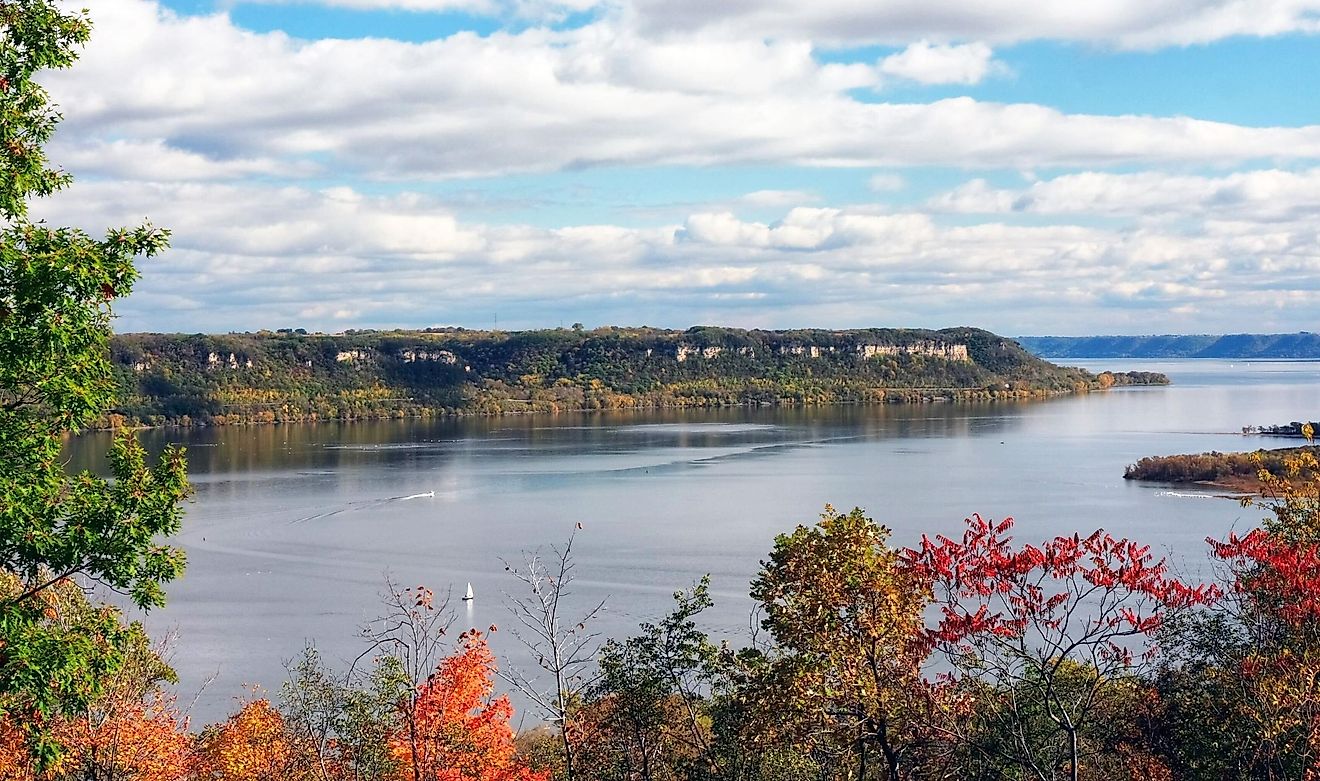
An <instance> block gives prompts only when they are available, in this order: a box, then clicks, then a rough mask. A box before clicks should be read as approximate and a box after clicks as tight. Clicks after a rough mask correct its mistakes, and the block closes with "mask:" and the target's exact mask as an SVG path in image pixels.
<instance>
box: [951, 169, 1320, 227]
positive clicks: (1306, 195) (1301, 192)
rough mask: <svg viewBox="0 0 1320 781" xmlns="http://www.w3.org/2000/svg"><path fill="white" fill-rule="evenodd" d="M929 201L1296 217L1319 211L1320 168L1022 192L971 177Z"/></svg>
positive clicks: (1057, 181) (1153, 177)
mask: <svg viewBox="0 0 1320 781" xmlns="http://www.w3.org/2000/svg"><path fill="white" fill-rule="evenodd" d="M928 205H929V206H930V207H931V208H933V209H936V210H939V211H948V212H960V213H968V214H1009V213H1030V214H1047V215H1064V214H1070V215H1104V216H1123V217H1143V218H1159V217H1168V218H1187V217H1217V218H1221V219H1225V218H1248V219H1252V220H1256V221H1261V222H1270V221H1281V220H1294V219H1298V218H1304V217H1316V216H1320V168H1311V169H1307V170H1301V171H1285V170H1278V169H1269V170H1254V171H1238V172H1234V173H1230V174H1225V175H1223V176H1188V175H1177V174H1169V173H1167V172H1163V171H1142V172H1138V173H1130V174H1115V173H1107V172H1099V171H1085V172H1081V173H1076V174H1065V175H1062V176H1057V177H1055V178H1053V179H1044V180H1040V181H1036V182H1033V183H1032V184H1031V185H1030V186H1028V187H1025V188H1019V189H995V188H992V187H990V185H989V184H987V183H986V182H985V180H983V179H973V180H972V181H970V182H967V183H966V184H963V185H961V186H959V187H958V188H956V189H954V190H951V191H949V192H947V193H944V194H942V195H939V196H937V197H935V198H934V199H932V200H931V201H930V202H929V204H928Z"/></svg>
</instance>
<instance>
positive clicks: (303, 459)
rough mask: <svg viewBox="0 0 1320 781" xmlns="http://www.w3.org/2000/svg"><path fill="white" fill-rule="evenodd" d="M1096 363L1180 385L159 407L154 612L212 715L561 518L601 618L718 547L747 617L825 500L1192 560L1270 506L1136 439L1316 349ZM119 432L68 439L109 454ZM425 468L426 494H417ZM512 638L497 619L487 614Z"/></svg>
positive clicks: (479, 580)
mask: <svg viewBox="0 0 1320 781" xmlns="http://www.w3.org/2000/svg"><path fill="white" fill-rule="evenodd" d="M1083 363H1084V364H1085V365H1086V366H1087V367H1088V368H1092V369H1097V370H1098V369H1105V368H1112V369H1142V370H1148V371H1163V372H1166V373H1168V374H1169V375H1170V376H1171V377H1172V378H1173V379H1174V382H1175V385H1173V386H1171V387H1167V388H1133V389H1117V390H1112V391H1110V392H1107V393H1098V394H1091V395H1088V396H1082V397H1076V398H1064V399H1057V400H1053V401H1049V402H1037V403H1023V404H993V405H991V404H978V405H953V404H932V405H924V406H885V407H828V408H816V409H793V410H784V409H734V410H717V411H692V412H681V413H680V412H656V413H640V414H626V415H581V416H576V415H561V416H556V417H535V418H521V417H519V418H499V419H470V420H444V421H428V422H419V421H398V422H388V423H358V424H351V425H336V424H324V425H316V426H266V427H250V428H221V429H196V430H183V429H174V430H164V431H152V432H146V433H145V434H144V440H146V441H147V442H148V444H149V445H150V446H152V447H160V446H163V444H165V443H167V442H175V441H177V442H182V443H184V444H186V445H187V446H188V448H189V467H190V471H191V472H192V475H193V477H192V479H193V483H194V485H195V487H196V494H195V496H194V497H193V499H192V500H191V502H190V503H189V505H188V510H187V519H186V522H185V529H184V531H183V533H182V534H181V535H180V536H179V537H178V538H177V540H176V541H177V543H178V544H180V545H182V546H183V547H184V548H185V549H186V550H187V552H188V557H189V563H188V572H187V574H186V576H185V577H184V578H183V580H182V581H180V582H178V583H175V584H173V585H172V586H171V587H170V589H169V596H170V604H169V607H168V608H166V609H165V610H161V611H156V612H153V613H152V614H150V615H149V616H147V617H146V622H147V625H148V627H149V628H150V630H151V631H152V632H153V634H154V635H162V634H164V633H165V632H167V631H173V632H175V633H177V636H178V639H177V641H176V642H175V655H174V657H173V662H174V664H175V666H176V668H177V669H178V671H179V673H180V676H181V678H182V682H181V686H180V694H181V700H182V701H187V700H189V699H190V698H191V697H192V696H193V694H194V693H195V692H196V691H197V690H198V689H199V687H201V685H202V682H203V681H204V680H205V679H207V678H208V677H214V681H213V682H212V683H211V684H210V685H209V686H207V687H206V688H205V690H204V691H203V692H202V694H201V696H200V697H198V699H197V704H196V706H195V709H194V717H195V719H198V720H203V721H206V720H214V719H218V718H221V717H222V716H223V715H224V714H225V713H226V712H228V711H229V710H230V709H231V706H232V704H233V699H234V697H236V696H238V695H240V694H241V693H242V692H243V689H242V687H243V685H244V684H255V685H261V686H264V687H266V688H267V689H269V690H271V691H275V690H277V689H278V686H279V683H280V682H281V681H282V680H283V677H284V672H283V662H284V661H285V660H287V659H289V658H290V657H292V656H294V655H295V654H297V653H298V652H299V651H300V649H301V648H302V646H303V644H304V642H305V641H314V642H315V643H316V644H317V646H318V647H319V648H320V649H321V651H322V653H323V655H324V656H325V658H326V659H327V660H330V661H331V662H338V661H339V660H343V659H351V658H353V657H355V656H357V655H358V653H359V652H360V651H361V650H362V648H363V646H362V644H361V641H360V640H359V639H358V637H357V634H356V632H357V629H358V627H359V626H360V625H361V624H362V623H363V622H364V621H365V620H367V619H369V618H370V617H372V616H374V615H376V614H377V612H378V605H379V592H380V591H381V589H382V583H383V580H384V576H385V574H386V573H389V574H390V575H391V576H392V577H394V578H395V579H396V580H397V581H399V582H401V583H404V584H418V583H424V584H427V585H429V586H431V587H433V588H436V589H437V590H438V591H443V590H444V589H445V588H447V587H448V586H449V585H450V584H453V585H454V587H455V592H456V593H455V600H454V604H456V605H457V604H459V603H458V600H457V596H458V593H460V592H461V591H462V589H463V587H464V586H465V584H466V583H467V582H469V581H470V582H471V583H472V584H473V588H474V589H475V591H476V594H477V599H476V600H475V602H474V603H473V604H472V605H471V606H469V607H467V608H464V607H459V608H458V623H460V624H465V625H470V626H478V627H485V626H487V625H488V624H491V623H494V624H500V625H505V626H506V627H507V625H508V624H509V623H510V621H511V618H510V616H509V614H508V613H507V611H506V610H505V609H504V607H503V605H502V597H501V592H502V591H505V590H512V589H514V587H516V586H517V583H516V582H514V581H513V580H512V578H511V577H510V576H509V575H508V573H506V572H505V571H504V564H503V563H502V561H504V560H509V561H518V560H520V559H521V553H522V551H524V550H529V549H534V548H537V547H546V546H549V545H552V544H556V543H562V542H563V541H564V540H566V539H567V538H568V536H569V535H570V534H571V533H572V532H573V530H574V528H575V525H576V524H577V523H579V522H580V523H582V524H583V527H584V528H583V531H581V532H579V533H578V537H577V542H576V543H575V550H576V552H577V556H576V559H577V562H578V581H577V583H576V584H575V585H576V588H575V598H576V600H577V602H578V603H579V604H583V605H585V604H586V603H587V602H593V603H594V601H599V600H600V599H607V600H608V603H607V604H608V610H607V612H606V613H605V614H604V615H603V616H602V618H601V619H600V620H599V622H598V628H599V629H600V631H602V632H603V633H605V634H606V635H614V636H623V635H625V634H627V633H629V632H630V631H631V630H632V629H633V628H634V627H635V626H636V624H637V622H638V621H640V620H648V619H652V618H654V617H656V616H657V615H659V614H662V613H663V612H665V611H666V610H667V609H668V606H669V603H670V594H671V592H672V591H673V590H675V589H676V588H680V587H684V586H686V585H689V584H690V583H691V582H692V581H694V580H695V579H696V578H698V577H700V576H701V575H702V574H704V573H710V574H711V575H712V580H713V591H714V593H715V596H716V600H717V606H716V609H715V610H713V611H711V612H710V614H709V615H708V617H707V625H708V628H710V629H711V630H712V631H714V632H716V633H717V634H727V635H729V636H731V637H735V638H736V637H737V636H739V635H740V634H741V633H743V632H745V628H746V626H747V624H748V609H749V607H750V603H749V601H748V600H747V597H746V593H747V584H748V582H749V580H750V579H751V578H752V577H753V576H754V574H755V573H756V570H757V566H758V562H759V561H760V559H761V558H762V557H764V556H765V555H766V553H767V552H768V551H769V549H770V547H771V545H772V542H773V539H774V536H775V535H776V534H778V533H780V532H783V531H786V530H790V529H792V528H793V526H794V525H796V524H798V523H811V522H812V521H813V520H814V519H815V518H816V516H817V514H818V513H819V512H820V510H821V507H822V505H824V504H825V503H826V502H829V503H832V504H834V505H836V506H838V507H841V508H848V507H852V506H854V505H857V506H861V507H863V508H865V509H866V510H867V511H869V513H870V514H871V515H872V516H873V517H875V518H876V519H877V520H880V521H882V522H883V523H885V524H887V525H888V526H890V527H891V528H892V529H893V530H894V539H895V541H896V542H897V543H901V544H911V543H914V542H915V541H916V540H917V539H918V538H919V536H920V534H921V533H922V532H930V533H933V532H945V533H954V532H957V531H958V530H959V526H960V524H961V520H962V518H964V517H965V516H967V515H969V514H971V513H974V512H979V513H981V514H982V515H984V516H988V517H993V518H1000V517H1003V516H1007V515H1011V516H1013V517H1014V518H1016V519H1017V522H1018V526H1017V530H1018V536H1019V538H1021V539H1024V540H1030V541H1033V542H1038V541H1039V540H1041V539H1044V538H1045V537H1047V536H1052V535H1054V534H1062V533H1071V532H1073V531H1080V532H1082V533H1084V534H1085V533H1089V532H1090V531H1093V530H1094V529H1096V528H1099V527H1103V528H1105V529H1107V530H1109V531H1110V532H1111V533H1113V534H1115V535H1126V536H1132V537H1136V538H1139V539H1142V540H1144V541H1146V542H1149V543H1151V544H1153V545H1155V546H1156V547H1157V548H1161V549H1164V550H1167V551H1168V552H1169V553H1170V555H1171V556H1172V557H1173V558H1174V560H1175V562H1176V566H1178V567H1181V568H1183V569H1184V570H1186V571H1189V572H1192V573H1195V572H1198V571H1200V570H1201V568H1202V567H1203V565H1204V553H1203V551H1204V548H1205V546H1204V542H1203V540H1204V538H1205V537H1206V536H1207V535H1222V534H1223V533H1224V532H1225V531H1226V530H1228V529H1230V528H1233V527H1238V528H1241V527H1245V526H1250V525H1252V524H1253V523H1254V522H1255V521H1256V519H1257V517H1258V516H1259V512H1257V511H1253V510H1243V509H1242V508H1240V507H1239V506H1238V505H1237V503H1235V502H1232V501H1228V500H1224V499H1215V498H1209V497H1207V496H1204V495H1196V493H1195V492H1192V491H1186V490H1181V489H1180V490H1177V491H1170V490H1169V489H1167V488H1161V487H1153V486H1149V485H1136V484H1132V483H1129V482H1126V481H1124V480H1123V479H1122V474H1123V468H1124V466H1126V465H1127V464H1129V463H1132V462H1134V461H1136V460H1138V459H1139V458H1141V457H1143V456H1146V455H1153V454H1166V453H1180V452H1200V451H1204V450H1212V449H1218V450H1244V449H1251V448H1255V447H1260V446H1265V447H1270V446H1282V445H1283V444H1285V443H1283V442H1280V441H1279V440H1271V439H1265V438H1258V437H1244V436H1242V435H1241V434H1240V433H1238V432H1240V430H1241V428H1242V427H1243V426H1245V425H1250V424H1272V423H1282V422H1287V421H1291V420H1296V419H1302V418H1312V417H1315V413H1316V411H1317V410H1316V407H1317V400H1318V397H1317V390H1318V389H1320V364H1317V363H1303V362H1289V363H1242V362H1238V363H1228V362H1218V361H1178V362H1154V361H1134V360H1125V361H1113V362H1109V361H1090V362H1083ZM104 448H105V437H104V436H103V435H96V436H89V437H86V438H84V439H82V440H80V441H79V442H77V443H76V445H75V447H74V448H73V453H72V457H73V462H74V466H93V465H95V463H96V462H95V457H94V454H96V453H98V452H103V451H104ZM428 492H434V496H417V494H425V493H428ZM493 640H494V644H495V646H496V649H497V650H498V651H501V652H503V653H504V654H505V656H506V659H507V661H508V663H513V664H522V663H525V659H524V658H523V656H522V655H520V654H519V653H517V649H516V647H515V644H514V642H513V640H512V638H511V637H510V636H509V634H508V632H507V631H502V632H498V633H497V634H496V635H495V636H494V638H493Z"/></svg>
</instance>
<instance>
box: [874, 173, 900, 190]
mask: <svg viewBox="0 0 1320 781" xmlns="http://www.w3.org/2000/svg"><path fill="white" fill-rule="evenodd" d="M866 186H867V188H868V189H870V190H871V192H876V193H896V192H899V191H900V190H903V189H906V188H907V180H906V179H904V178H903V177H902V176H899V175H898V174H874V175H873V176H872V177H871V178H870V179H867V180H866Z"/></svg>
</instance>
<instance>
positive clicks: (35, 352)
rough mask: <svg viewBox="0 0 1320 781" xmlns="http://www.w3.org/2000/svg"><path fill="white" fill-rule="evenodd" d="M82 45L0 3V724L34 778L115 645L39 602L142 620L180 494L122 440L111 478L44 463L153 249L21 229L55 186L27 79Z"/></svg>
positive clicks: (32, 0) (28, 7) (54, 457)
mask: <svg viewBox="0 0 1320 781" xmlns="http://www.w3.org/2000/svg"><path fill="white" fill-rule="evenodd" d="M89 34H90V25H89V23H88V21H87V19H86V17H85V16H83V15H82V14H79V13H66V12H65V11H63V10H62V8H61V7H60V6H58V5H57V4H55V3H54V2H51V0H8V1H7V2H4V3H3V4H0V119H2V120H3V121H0V220H3V231H2V232H0V570H2V571H3V572H4V573H5V582H4V588H3V589H2V590H0V717H9V718H13V719H16V720H17V722H18V723H19V724H20V725H22V726H23V728H24V729H25V731H26V732H27V735H28V739H29V741H30V742H31V744H32V747H33V756H34V761H36V762H37V763H39V764H41V765H46V764H49V763H51V762H52V761H53V760H55V759H56V757H57V756H58V753H59V745H58V743H57V742H56V741H55V740H53V739H52V735H51V726H52V725H53V724H54V723H55V722H56V721H57V720H58V718H60V717H61V716H64V715H68V714H76V713H78V712H79V711H80V710H82V709H84V708H86V706H87V705H88V704H89V703H90V702H92V701H94V700H95V699H96V698H97V697H98V696H99V695H100V694H101V692H102V688H103V681H105V680H108V679H109V678H110V677H111V676H112V674H113V673H114V671H115V670H116V669H117V668H118V667H119V665H120V664H121V663H122V659H123V653H124V643H125V642H126V636H125V634H124V632H123V631H122V627H121V626H120V625H119V621H118V616H117V615H116V614H115V613H114V611H110V610H108V609H107V610H105V611H101V612H99V613H97V614H95V615H89V616H86V617H85V618H86V621H84V622H83V623H80V624H77V625H74V624H72V623H70V621H68V620H67V617H66V616H64V615H62V614H61V612H60V604H59V603H60V598H59V597H58V596H56V595H55V594H54V590H57V589H58V587H59V586H61V584H64V583H67V582H69V579H71V578H82V579H84V580H85V581H92V582H98V583H102V584H105V585H106V586H108V587H110V588H113V589H116V590H120V591H122V592H124V593H126V594H127V595H128V596H129V597H130V598H131V600H132V601H133V602H134V603H135V604H137V605H138V606H140V607H142V608H151V607H156V606H159V605H161V604H163V602H164V593H163V591H162V589H161V584H162V583H165V582H167V581H169V580H171V579H173V578H175V577H177V576H178V575H179V573H180V572H181V571H182V568H183V555H182V553H180V552H179V551H177V550H174V549H172V548H169V547H166V546H164V545H162V544H161V543H160V538H161V537H163V536H166V535H169V534H171V533H173V532H175V531H176V530H177V529H178V526H179V521H180V510H179V502H180V500H181V499H182V498H183V497H184V496H185V495H186V493H187V490H188V485H187V480H186V470H185V466H184V461H183V455H182V452H181V451H178V450H170V451H168V452H167V453H166V454H165V455H164V456H163V457H162V459H161V460H160V462H159V463H157V464H155V465H149V464H148V463H147V460H146V457H145V454H144V452H143V450H142V448H141V446H140V445H138V443H137V442H136V440H135V439H134V438H133V437H132V436H131V435H130V434H127V433H125V434H123V435H122V436H120V437H118V438H117V439H116V440H115V444H114V446H113V448H112V449H111V452H110V457H109V466H110V471H111V474H112V478H113V479H111V480H105V479H101V478H98V477H95V476H93V475H90V474H82V475H72V476H71V475H68V474H66V473H65V470H64V462H63V460H62V459H61V458H60V448H61V445H62V442H63V438H64V436H65V435H66V434H68V433H69V432H73V431H78V430H79V429H82V428H84V427H86V426H88V425H90V424H91V423H93V422H94V421H95V420H96V419H97V417H98V416H100V415H101V414H103V413H104V412H105V411H106V410H107V409H108V408H109V406H110V405H111V403H112V388H113V384H112V378H111V370H110V364H109V357H108V337H109V333H110V318H111V310H110V304H111V302H112V301H113V300H114V299H116V298H119V297H122V296H124V295H127V294H128V293H129V291H130V290H131V288H132V285H133V282H134V281H135V280H136V278H137V270H136V268H135V261H136V260H137V259H138V258H141V257H143V256H150V255H154V254H156V253H157V252H159V251H161V250H162V249H164V248H165V246H166V243H167V233H166V232H165V231H161V230H158V229H155V228H152V227H151V226H150V225H144V226H141V227H137V228H131V229H127V228H120V229H113V230H110V231H108V232H107V233H106V235H105V237H104V238H103V239H96V238H93V237H91V236H89V235H87V234H85V233H83V232H82V231H79V230H74V229H70V228H54V227H50V226H48V225H46V224H45V223H40V222H32V221H30V220H29V219H28V210H29V201H30V200H31V199H32V198H34V197H38V196H43V195H48V194H50V193H51V192H54V191H55V190H57V189H60V188H61V187H64V186H65V185H66V184H68V182H69V177H68V175H67V174H65V173H64V172H63V171H61V170H59V169H58V168H56V167H54V166H52V165H51V164H50V162H49V161H48V160H47V158H46V155H45V152H44V149H43V145H44V144H45V143H46V142H47V141H48V140H49V138H50V136H51V134H52V133H53V132H54V128H55V125H56V123H57V121H58V120H59V114H58V112H57V111H56V109H55V108H54V107H53V106H52V105H51V104H50V102H49V100H48V96H47V94H46V92H45V90H44V89H43V88H42V87H41V86H40V84H39V83H38V81H37V80H36V76H37V75H38V74H39V73H40V72H41V71H42V70H44V69H49V68H65V67H68V66H70V65H71V64H72V63H73V61H74V59H75V58H76V56H77V48H78V47H79V46H81V45H82V44H83V43H84V42H85V41H86V40H87V38H88V36H89Z"/></svg>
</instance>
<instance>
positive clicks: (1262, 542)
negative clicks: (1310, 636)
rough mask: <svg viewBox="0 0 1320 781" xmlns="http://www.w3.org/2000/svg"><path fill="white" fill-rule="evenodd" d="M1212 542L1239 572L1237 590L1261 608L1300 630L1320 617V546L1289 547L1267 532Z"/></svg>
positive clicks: (1216, 551) (1215, 550) (1217, 552)
mask: <svg viewBox="0 0 1320 781" xmlns="http://www.w3.org/2000/svg"><path fill="white" fill-rule="evenodd" d="M1206 542H1207V543H1209V544H1210V549H1211V552H1212V553H1213V554H1214V555H1215V557H1217V558H1220V559H1223V560H1224V561H1227V562H1228V563H1229V565H1230V566H1231V567H1232V568H1233V570H1234V572H1235V573H1236V577H1235V578H1234V582H1233V588H1234V591H1236V592H1237V593H1238V594H1240V595H1242V596H1245V597H1247V598H1249V599H1252V600H1253V602H1255V603H1256V607H1258V608H1264V609H1267V610H1268V611H1269V612H1271V613H1273V614H1276V615H1278V617H1279V618H1281V619H1283V620H1284V621H1286V622H1287V623H1288V624H1290V625H1292V626H1294V627H1301V626H1304V625H1306V624H1309V623H1311V622H1314V621H1315V620H1316V619H1320V546H1317V545H1308V544H1301V543H1289V542H1287V541H1285V540H1283V539H1280V538H1279V537H1278V536H1276V535H1274V534H1271V533H1270V532H1268V531H1265V530H1264V529H1252V530H1251V531H1250V532H1248V533H1247V534H1246V535H1244V536H1242V537H1238V536H1237V535H1236V534H1229V535H1228V540H1227V541H1225V542H1219V541H1218V540H1215V539H1213V538H1207V539H1206Z"/></svg>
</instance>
